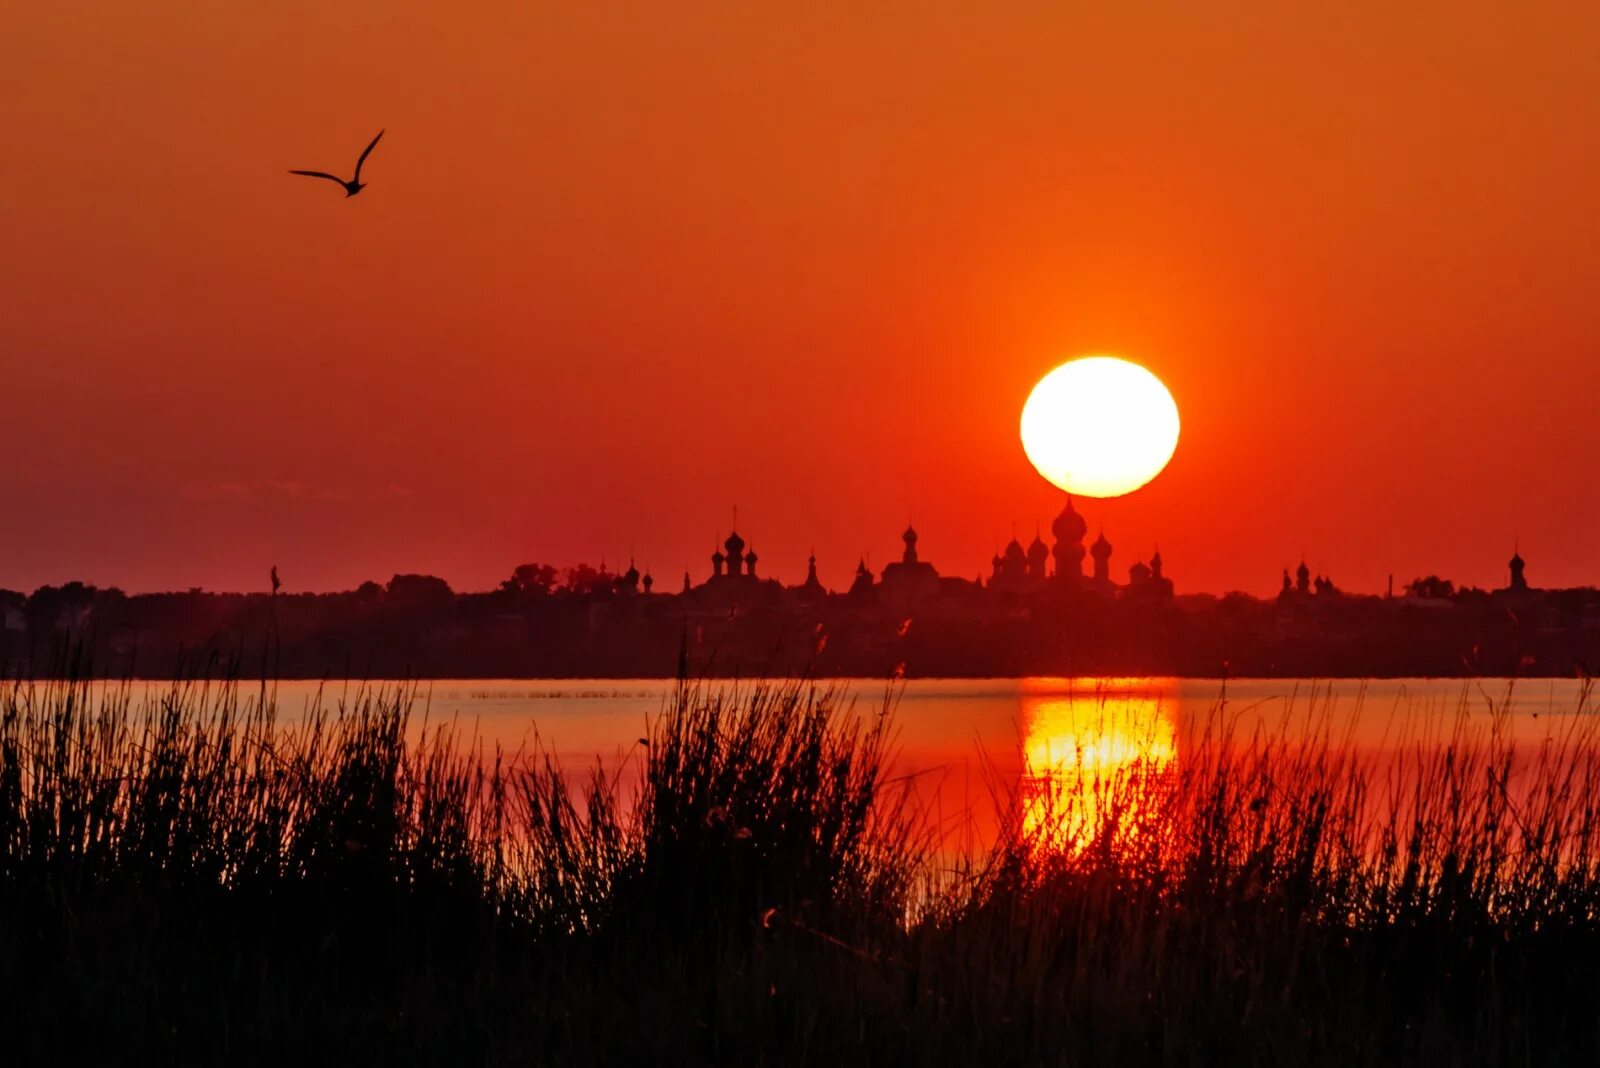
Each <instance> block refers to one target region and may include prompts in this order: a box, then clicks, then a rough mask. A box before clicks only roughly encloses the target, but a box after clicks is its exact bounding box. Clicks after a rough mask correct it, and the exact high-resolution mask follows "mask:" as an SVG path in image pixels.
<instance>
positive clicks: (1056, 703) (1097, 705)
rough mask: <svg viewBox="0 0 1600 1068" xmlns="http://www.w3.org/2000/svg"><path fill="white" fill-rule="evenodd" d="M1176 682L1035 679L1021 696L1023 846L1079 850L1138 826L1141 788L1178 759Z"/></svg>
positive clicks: (1135, 679)
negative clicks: (1117, 829) (1104, 833)
mask: <svg viewBox="0 0 1600 1068" xmlns="http://www.w3.org/2000/svg"><path fill="white" fill-rule="evenodd" d="M1177 692H1178V687H1177V680H1175V679H1155V678H1144V679H1139V678H1106V679H1077V680H1074V679H1031V680H1028V683H1027V684H1026V686H1025V687H1024V689H1023V691H1022V693H1021V695H1020V700H1021V718H1020V725H1021V730H1022V758H1023V769H1022V778H1021V782H1020V789H1019V790H1018V802H1019V806H1018V808H1019V815H1020V818H1021V831H1022V834H1023V838H1024V841H1026V842H1029V843H1031V844H1033V845H1034V846H1035V847H1037V848H1043V849H1059V850H1072V849H1078V848H1082V847H1083V846H1085V845H1087V844H1088V843H1089V842H1090V841H1091V840H1092V839H1093V838H1094V836H1095V834H1096V832H1097V830H1098V829H1100V828H1102V827H1109V826H1111V825H1113V824H1118V825H1120V824H1125V823H1127V822H1130V821H1131V820H1135V819H1137V817H1138V815H1139V812H1138V806H1139V804H1140V797H1141V786H1142V785H1143V784H1147V783H1148V782H1149V781H1150V776H1151V775H1159V774H1160V773H1162V772H1163V771H1165V770H1166V769H1167V768H1168V767H1169V766H1170V765H1171V764H1172V762H1173V760H1174V759H1175V758H1176V757H1177V752H1178V747H1177V727H1176V699H1177Z"/></svg>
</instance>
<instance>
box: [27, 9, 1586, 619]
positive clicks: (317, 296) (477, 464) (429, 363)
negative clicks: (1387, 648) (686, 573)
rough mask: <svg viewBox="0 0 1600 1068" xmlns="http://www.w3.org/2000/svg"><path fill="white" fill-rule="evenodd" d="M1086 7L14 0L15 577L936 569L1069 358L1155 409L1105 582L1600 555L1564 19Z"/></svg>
mask: <svg viewBox="0 0 1600 1068" xmlns="http://www.w3.org/2000/svg"><path fill="white" fill-rule="evenodd" d="M1066 6H1067V5H1063V4H1059V3H1041V4H1030V5H1014V6H1008V7H1006V9H1005V11H1004V12H1002V11H1001V10H999V8H1000V7H1001V5H975V4H966V3H960V4H954V3H952V4H945V3H929V2H920V3H915V4H874V5H863V4H859V3H848V4H817V3H812V4H805V5H796V10H794V11H791V12H788V13H779V12H778V10H777V7H776V5H750V4H732V3H729V4H707V5H694V7H695V10H694V11H689V10H685V9H684V6H683V5H642V4H621V5H614V4H608V3H597V2H588V3H583V4H572V5H564V6H562V7H555V6H549V5H538V10H529V9H530V8H531V7H534V5H528V4H521V3H518V4H513V3H502V4H446V3H443V2H441V0H425V2H424V0H383V2H381V3H379V2H377V0H345V2H342V3H337V4H330V3H327V2H325V0H316V2H300V0H293V2H288V0H279V2H275V3H273V4H271V5H246V4H216V3H211V2H192V3H151V4H129V3H126V2H115V3H113V2H106V0H99V2H89V0H84V2H80V3H73V4H50V3H45V2H42V0H25V2H24V4H23V6H22V8H21V9H20V10H16V11H13V12H11V13H9V14H8V15H7V18H6V23H7V29H6V32H5V34H4V36H3V38H0V132H3V140H4V147H3V150H0V151H3V153H4V166H3V167H0V371H3V377H0V390H3V392H0V396H3V397H4V399H5V408H4V410H5V413H6V419H5V424H4V425H5V429H6V432H5V442H6V448H5V459H4V461H3V462H0V502H3V505H4V506H3V515H4V523H3V524H0V586H6V587H11V588H21V589H31V588H33V587H34V586H37V585H39V584H41V583H45V582H61V581H64V580H67V579H70V578H83V579H86V580H89V581H93V582H97V583H100V584H116V585H121V586H123V587H124V588H126V589H130V590H148V589H163V588H174V587H177V588H181V587H187V586H191V585H204V586H207V587H213V588H235V589H257V588H262V587H264V586H265V584H266V576H267V569H268V567H269V565H271V564H273V563H276V564H277V565H278V566H279V568H280V570H281V572H282V573H283V576H284V579H285V582H286V584H287V586H288V587H289V588H290V589H297V588H298V589H306V588H312V589H329V588H347V587H349V586H352V585H354V584H356V583H358V582H359V581H361V580H363V579H366V578H377V579H379V580H382V579H386V578H387V577H388V576H389V575H390V574H392V573H393V572H395V571H401V570H417V571H428V572H433V573H436V574H439V575H442V576H444V577H445V578H447V579H449V580H450V581H451V582H452V583H453V584H455V585H456V586H457V587H458V588H468V589H471V588H487V587H489V586H491V585H492V584H493V583H494V582H496V581H497V580H498V579H499V578H501V577H503V576H504V575H506V574H508V573H509V572H510V570H511V568H512V567H513V566H514V565H515V564H517V563H521V562H526V561H532V560H539V561H548V562H553V563H557V564H563V563H570V562H576V561H578V560H587V561H590V562H598V561H599V558H600V557H601V556H602V555H603V556H604V557H605V558H606V560H607V561H608V562H616V561H618V560H621V559H625V558H626V556H627V554H628V552H629V550H630V547H632V549H633V550H634V552H635V553H636V555H637V558H638V560H639V563H640V564H641V565H645V564H648V565H649V566H650V567H651V568H652V569H653V570H654V572H655V574H656V576H657V578H658V579H659V580H661V581H662V582H663V583H664V584H665V585H666V587H667V588H676V586H677V584H678V582H679V581H681V575H682V572H683V570H684V568H685V567H686V566H687V567H689V568H690V569H691V570H692V571H693V572H694V574H695V577H696V579H697V580H698V579H700V578H701V577H703V575H704V573H705V572H706V571H707V570H708V566H709V565H708V560H707V557H708V556H709V554H710V552H711V550H712V547H713V543H714V539H715V538H718V537H720V536H722V535H723V534H725V533H726V530H727V526H728V522H729V516H730V512H731V509H732V507H733V506H734V505H737V506H738V507H739V515H740V528H741V531H742V533H743V534H745V536H746V537H747V538H749V539H750V540H751V542H752V543H753V545H754V547H755V548H756V549H757V550H758V551H759V552H760V554H761V557H762V564H763V570H765V571H767V572H769V573H774V574H776V575H778V576H779V577H781V578H784V579H786V580H790V581H798V580H799V579H800V578H801V577H802V575H803V574H804V567H805V555H806V552H807V550H808V549H810V548H811V547H813V546H815V548H816V551H817V555H818V557H819V560H820V564H821V570H822V574H823V578H824V580H825V581H827V582H829V583H830V584H834V585H841V584H844V583H845V582H846V581H847V578H848V574H849V572H850V571H851V569H853V567H854V565H855V561H856V558H857V557H858V555H860V554H861V553H863V552H869V553H870V554H871V560H872V561H873V562H874V564H875V565H876V564H877V563H881V562H883V561H885V560H887V559H889V558H890V557H891V556H892V555H894V554H896V553H897V552H898V549H899V543H898V534H899V531H900V530H901V529H902V528H903V527H904V526H905V524H906V521H907V520H908V519H911V520H914V521H915V523H916V525H917V527H918V529H919V530H920V532H921V534H922V542H921V545H922V549H923V552H924V556H925V557H926V558H928V559H931V560H932V561H933V562H934V563H935V564H936V565H937V566H939V567H940V568H941V569H942V570H944V571H945V572H947V573H955V574H962V575H968V576H971V575H974V574H977V573H978V572H979V570H980V569H983V568H986V562H987V560H988V558H989V556H990V555H991V554H992V553H993V552H994V550H995V549H996V548H997V547H998V546H1000V545H1002V544H1003V543H1004V542H1005V540H1006V539H1007V538H1008V537H1009V536H1010V533H1011V529H1012V524H1013V521H1015V523H1016V526H1017V530H1018V531H1019V533H1021V534H1022V535H1023V536H1024V540H1026V539H1027V537H1030V536H1031V534H1032V530H1033V523H1034V520H1035V519H1036V518H1037V519H1042V520H1045V521H1046V522H1048V519H1049V517H1050V516H1052V515H1053V514H1054V513H1055V512H1056V511H1057V510H1058V509H1059V507H1060V497H1059V494H1058V493H1057V492H1056V491H1055V490H1053V489H1052V488H1051V487H1049V486H1048V485H1047V484H1046V483H1044V482H1043V481H1042V480H1041V479H1040V478H1039V477H1038V476H1037V475H1036V474H1035V473H1034V471H1033V470H1032V468H1031V467H1030V466H1029V465H1028V463H1027V461H1026V459H1025V458H1024V456H1023V453H1022V449H1021V446H1020V444H1019V443H1018V440H1017V435H1016V424H1017V416H1018V413H1019V411H1020V408H1021V405H1022V402H1023V400H1024V399H1025V398H1026V396H1027V392H1028V389H1029V388H1030V386H1031V385H1032V383H1033V382H1034V381H1035V380H1036V379H1037V378H1038V377H1039V376H1040V375H1042V374H1043V373H1044V372H1045V371H1047V370H1049V369H1050V368H1051V367H1053V366H1054V365H1055V364H1057V363H1059V362H1061V361H1062V360H1064V359H1066V358H1068V357H1070V356H1073V355H1077V354H1081V353H1085V352H1096V351H1107V352H1116V353H1120V354H1124V355H1127V356H1129V357H1131V358H1134V359H1137V360H1139V361H1140V362H1142V363H1144V364H1146V365H1147V366H1149V367H1150V368H1151V369H1152V370H1154V371H1155V372H1156V373H1157V374H1159V375H1160V376H1161V377H1162V378H1163V379H1164V380H1165V381H1166V382H1167V384H1168V385H1169V386H1170V387H1171V389H1172V391H1173V393H1174V395H1175V396H1176V398H1177V401H1178V405H1179V408H1180V410H1181V412H1182V415H1183V420H1184V425H1183V437H1182V440H1181V441H1180V443H1179V446H1178V452H1177V455H1176V457H1175V459H1174V461H1173V463H1172V465H1171V466H1170V467H1169V468H1168V470H1167V471H1166V472H1165V473H1164V474H1163V475H1162V476H1160V477H1159V478H1158V479H1157V480H1156V481H1155V482H1154V483H1152V484H1151V485H1150V486H1148V487H1146V488H1145V489H1143V490H1141V491H1139V492H1138V493H1136V494H1134V495H1132V496H1130V497H1127V498H1123V499H1119V500H1114V501H1107V502H1085V503H1084V504H1083V507H1082V510H1083V511H1084V512H1085V513H1086V514H1087V515H1088V516H1089V518H1090V521H1091V523H1099V522H1101V521H1103V522H1104V524H1105V527H1106V532H1107V535H1108V537H1109V538H1110V540H1111V541H1112V542H1113V543H1115V545H1116V546H1117V556H1116V557H1115V558H1114V559H1113V567H1114V568H1115V570H1116V571H1117V573H1118V574H1122V573H1125V571H1124V569H1125V568H1126V566H1127V565H1128V564H1129V563H1131V562H1132V557H1133V554H1134V553H1136V552H1137V553H1141V554H1145V553H1148V552H1149V550H1150V548H1151V546H1153V545H1154V544H1156V543H1157V542H1159V544H1160V547H1161V550H1162V553H1163V556H1164V557H1165V559H1166V561H1167V564H1168V569H1169V571H1170V572H1171V573H1172V574H1173V575H1174V577H1175V579H1176V581H1177V583H1178V587H1179V589H1180V591H1182V590H1195V589H1209V590H1217V591H1221V590H1226V589H1231V588H1243V589H1248V590H1252V591H1256V592H1269V591H1271V590H1272V589H1274V588H1275V587H1276V583H1277V575H1278V569H1279V568H1280V567H1281V566H1282V565H1284V564H1292V563H1294V562H1296V561H1297V560H1298V559H1299V556H1300V553H1301V552H1302V550H1303V551H1304V552H1305V553H1306V558H1307V560H1308V561H1309V562H1310V563H1311V565H1312V566H1313V567H1314V568H1317V569H1319V570H1326V571H1328V572H1330V573H1331V574H1332V575H1333V577H1334V578H1335V579H1336V580H1338V581H1340V582H1341V584H1343V585H1345V586H1347V587H1350V588H1356V589H1366V590H1374V591H1376V590H1381V589H1382V587H1383V584H1384V581H1385V578H1386V576H1387V575H1388V574H1389V573H1391V572H1392V573H1394V574H1395V577H1396V580H1397V581H1404V580H1405V579H1407V578H1409V577H1411V576H1412V575H1414V574H1417V573H1426V572H1438V573H1440V574H1443V575H1446V576H1449V577H1452V578H1454V579H1456V580H1457V581H1460V582H1467V583H1476V584H1483V585H1489V584H1500V583H1502V582H1503V574H1504V570H1503V567H1504V561H1505V559H1506V558H1507V557H1508V556H1510V554H1511V547H1512V541H1513V539H1514V538H1520V540H1521V547H1522V551H1523V555H1524V556H1526V557H1527V558H1528V560H1529V571H1528V574H1529V579H1530V581H1532V582H1533V583H1534V584H1535V585H1564V584H1578V583H1593V582H1600V535H1597V532H1596V523H1595V521H1596V519H1597V518H1600V508H1597V507H1596V490H1595V488H1594V487H1595V478H1596V468H1595V464H1596V460H1597V458H1600V420H1597V418H1596V407H1597V406H1596V403H1595V400H1594V393H1593V392H1592V390H1593V381H1594V368H1595V367H1596V362H1597V361H1596V357H1597V354H1600V316H1597V315H1596V310H1595V294H1596V293H1597V292H1600V241H1597V238H1600V211H1597V210H1596V199H1595V198H1596V195H1597V194H1596V190H1597V189H1600V181H1597V178H1600V168H1597V163H1600V138H1597V137H1596V136H1595V134H1596V131H1597V130H1600V24H1597V23H1596V20H1595V15H1594V11H1593V9H1592V6H1590V5H1585V4H1577V3H1571V4H1553V3H1531V4H1523V5H1517V6H1516V8H1515V9H1514V10H1513V9H1511V8H1509V7H1505V6H1504V5H1479V4H1472V5H1459V4H1421V3H1417V4H1404V5H1397V4H1392V3H1360V4H1352V5H1340V10H1339V11H1338V12H1332V11H1329V12H1324V13H1321V14H1308V13H1306V12H1305V11H1301V10H1292V11H1291V10H1289V9H1290V8H1301V7H1303V6H1304V5H1284V4H1280V3H1269V2H1260V3H1254V4H1236V5H1226V4H1224V5H1217V4H1207V5H1195V4H1172V5H1168V6H1161V7H1156V6H1145V5H1093V6H1095V7H1107V8H1110V7H1118V8H1121V7H1129V8H1133V7H1137V10H1127V11H1122V10H1118V11H1097V12H1093V13H1076V14H1074V13H1064V12H1063V11H1062V10H1060V9H1062V8H1064V7H1066ZM1085 6H1089V5H1085ZM258 8H260V9H261V10H257V9H258ZM379 127H386V128H387V129H388V134H387V136H386V137H385V139H384V141H383V143H382V144H381V145H380V146H379V147H378V149H377V150H376V151H375V152H374V154H373V156H372V159H371V160H370V161H369V163H368V168H367V172H366V175H365V177H366V178H367V179H368V180H369V181H370V182H371V187H370V188H369V189H367V190H366V191H365V192H364V193H362V194H361V196H359V197H357V198H355V199H353V200H349V201H346V200H345V199H343V197H342V196H341V194H340V193H339V191H338V190H337V189H335V188H334V187H332V186H331V185H329V184H327V183H319V182H315V181H311V180H308V179H301V178H293V177H290V176H289V175H287V174H285V173H284V172H285V170H286V169H287V168H290V167H305V168H316V169H330V170H335V171H348V169H349V168H350V167H351V165H352V164H353V161H354V157H355V155H356V154H357V153H358V152H359V151H360V149H361V147H362V146H363V145H364V144H365V143H366V141H367V140H368V139H369V138H370V137H371V136H372V134H373V133H375V132H376V131H377V129H378V128H379Z"/></svg>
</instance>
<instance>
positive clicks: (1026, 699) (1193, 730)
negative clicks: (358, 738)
mask: <svg viewBox="0 0 1600 1068" xmlns="http://www.w3.org/2000/svg"><path fill="white" fill-rule="evenodd" d="M369 685H375V686H383V685H389V686H392V685H395V684H392V683H390V684H385V683H370V684H369ZM414 685H415V687H416V705H415V711H414V713H413V726H414V727H421V726H423V725H433V726H436V725H439V724H441V723H450V724H453V725H454V727H455V729H456V730H457V731H458V732H459V733H460V736H461V737H462V738H464V739H472V740H476V741H477V742H480V743H482V744H483V745H484V746H485V749H486V750H492V749H493V747H495V746H499V747H500V748H501V749H502V750H504V751H506V752H508V753H514V752H517V751H519V750H522V751H527V750H529V749H532V748H534V747H540V748H542V749H544V750H545V751H547V752H552V753H554V754H555V756H556V758H557V760H558V762H559V763H560V764H561V766H562V767H563V768H564V769H566V770H568V771H579V772H581V771H583V770H584V769H587V768H591V767H594V766H597V765H598V766H600V767H603V768H604V769H605V771H606V773H607V774H608V775H613V776H615V777H616V778H617V780H618V782H619V783H620V784H621V785H622V786H623V788H624V789H628V788H630V787H631V786H632V784H633V782H634V781H635V780H636V778H637V773H638V769H639V765H640V761H641V759H642V755H643V748H642V747H641V746H640V744H639V740H640V739H641V738H642V737H643V736H645V735H646V734H647V733H648V730H649V725H650V722H651V720H652V718H653V717H655V716H656V715H658V714H659V713H660V712H661V710H662V709H663V708H664V707H665V705H666V702H667V701H668V699H669V697H670V695H671V693H672V690H673V685H674V684H673V683H672V682H670V681H663V680H654V679H652V680H635V681H618V680H593V679H570V680H554V681H552V680H536V681H529V680H498V681H495V680H489V681H486V680H433V681H423V682H419V683H416V684H414ZM701 685H703V686H706V687H711V688H722V689H733V688H735V687H739V686H742V687H744V688H748V687H749V686H750V685H752V684H750V683H743V684H739V683H733V682H716V681H713V682H707V683H702V684H701ZM815 685H816V686H817V687H818V688H819V689H821V690H829V689H831V690H832V691H833V692H834V693H835V694H836V695H837V696H838V699H839V700H842V701H845V702H852V703H853V706H854V708H855V710H856V711H857V713H859V714H867V713H876V712H877V711H879V710H880V709H882V708H883V707H884V705H885V702H886V701H887V702H889V704H890V705H891V706H892V708H893V722H894V726H895V735H894V737H895V744H894V761H893V768H892V771H893V773H894V774H895V775H896V776H897V777H899V776H909V777H911V779H910V781H911V784H912V786H913V789H914V790H915V794H916V797H917V799H918V801H919V802H920V803H921V805H923V806H924V807H925V809H926V811H927V812H928V813H929V814H930V815H931V816H932V818H933V819H934V820H935V821H936V823H937V826H938V827H939V828H940V831H941V834H942V836H943V838H944V840H945V842H946V843H947V844H948V845H950V846H952V847H957V848H981V847H982V846H984V845H985V844H986V843H987V842H988V841H989V840H991V839H992V837H993V835H994V833H995V830H996V827H997V826H998V822H999V821H1000V820H1002V819H1005V818H1007V815H1008V814H1011V815H1015V814H1016V813H1018V812H1019V811H1020V812H1022V813H1023V814H1024V818H1025V819H1030V820H1031V819H1033V818H1036V817H1037V808H1038V800H1037V799H1038V798H1039V797H1040V796H1044V795H1046V794H1051V795H1053V794H1054V793H1055V792H1056V791H1058V790H1059V789H1060V788H1061V787H1062V786H1063V785H1065V786H1067V787H1069V788H1077V787H1082V786H1088V787H1091V788H1092V786H1093V785H1094V784H1095V783H1096V782H1099V781H1102V780H1106V779H1107V778H1108V777H1110V776H1114V775H1117V774H1119V773H1121V772H1122V771H1124V770H1126V769H1127V768H1130V767H1134V766H1139V767H1165V766H1168V765H1172V764H1175V763H1176V764H1181V763H1182V761H1183V760H1184V759H1185V754H1186V753H1190V752H1195V751H1197V750H1198V748H1199V747H1200V745H1201V742H1202V739H1204V738H1206V737H1207V736H1208V735H1209V736H1210V737H1212V738H1213V739H1214V738H1215V736H1216V734H1217V732H1218V731H1219V730H1225V731H1226V733H1227V735H1228V737H1229V738H1230V739H1231V740H1232V741H1231V743H1230V744H1235V745H1244V744H1247V743H1248V741H1249V740H1250V739H1252V738H1263V737H1266V738H1274V739H1280V740H1289V741H1295V740H1302V739H1320V740H1324V741H1326V743H1327V744H1328V745H1329V746H1330V747H1331V748H1332V749H1334V750H1337V751H1339V752H1341V753H1345V754H1351V755H1354V756H1355V757H1356V758H1357V759H1360V760H1363V761H1365V762H1368V763H1369V764H1370V765H1372V766H1373V767H1374V768H1376V769H1379V770H1382V769H1384V768H1389V767H1393V766H1394V765H1395V764H1396V762H1397V761H1400V760H1414V759H1415V758H1417V757H1418V756H1419V755H1423V754H1427V753H1430V752H1436V751H1438V750H1440V749H1442V747H1443V746H1444V745H1445V744H1446V743H1447V742H1449V741H1450V740H1452V739H1456V740H1458V741H1462V740H1465V741H1469V742H1470V741H1472V740H1480V741H1481V740H1483V739H1486V738H1488V737H1490V735H1491V734H1493V736H1494V737H1495V738H1496V739H1497V740H1498V741H1499V742H1502V743H1509V744H1511V745H1513V746H1515V747H1516V748H1517V750H1518V752H1519V753H1521V754H1535V753H1537V752H1539V751H1540V749H1541V747H1543V748H1544V749H1545V750H1546V751H1547V752H1548V751H1551V750H1552V749H1558V750H1560V751H1561V752H1563V753H1565V754H1567V755H1568V756H1571V755H1572V754H1574V753H1577V752H1579V751H1583V752H1585V753H1592V752H1593V749H1594V745H1595V738H1594V733H1595V730H1594V724H1595V722H1596V719H1597V717H1595V716H1594V715H1593V713H1594V711H1595V700H1594V697H1593V695H1592V693H1591V690H1590V687H1589V686H1588V685H1587V684H1586V683H1584V682H1581V681H1580V680H1576V679H1538V680H1516V681H1513V680H1510V679H1468V680H1461V679H1384V680H1369V681H1343V680H1334V681H1312V680H1299V681H1296V680H1284V679H1231V680H1228V681H1227V682H1226V683H1224V682H1223V681H1222V680H1218V679H1175V678H1076V679H1061V678H1023V679H978V680H973V679H919V680H911V681H907V682H904V683H897V684H895V685H894V686H892V687H890V686H888V685H886V684H884V683H872V682H862V681H860V680H852V681H842V680H821V681H818V682H817V683H816V684H815ZM353 689H354V688H353V684H321V685H319V684H317V683H312V682H282V683H279V684H278V702H279V708H280V712H281V714H282V715H283V716H284V717H285V718H286V719H293V718H295V716H296V714H297V712H299V711H300V710H303V709H305V708H306V707H308V706H309V705H310V703H311V702H312V701H313V700H314V699H315V697H316V695H317V694H318V693H319V692H320V693H321V694H322V696H323V700H324V701H325V702H327V703H333V702H334V701H336V700H337V699H338V698H339V697H340V696H341V695H347V694H349V693H352V692H353ZM1090 792H1092V790H1091V791H1090ZM1091 815H1092V813H1091Z"/></svg>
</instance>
